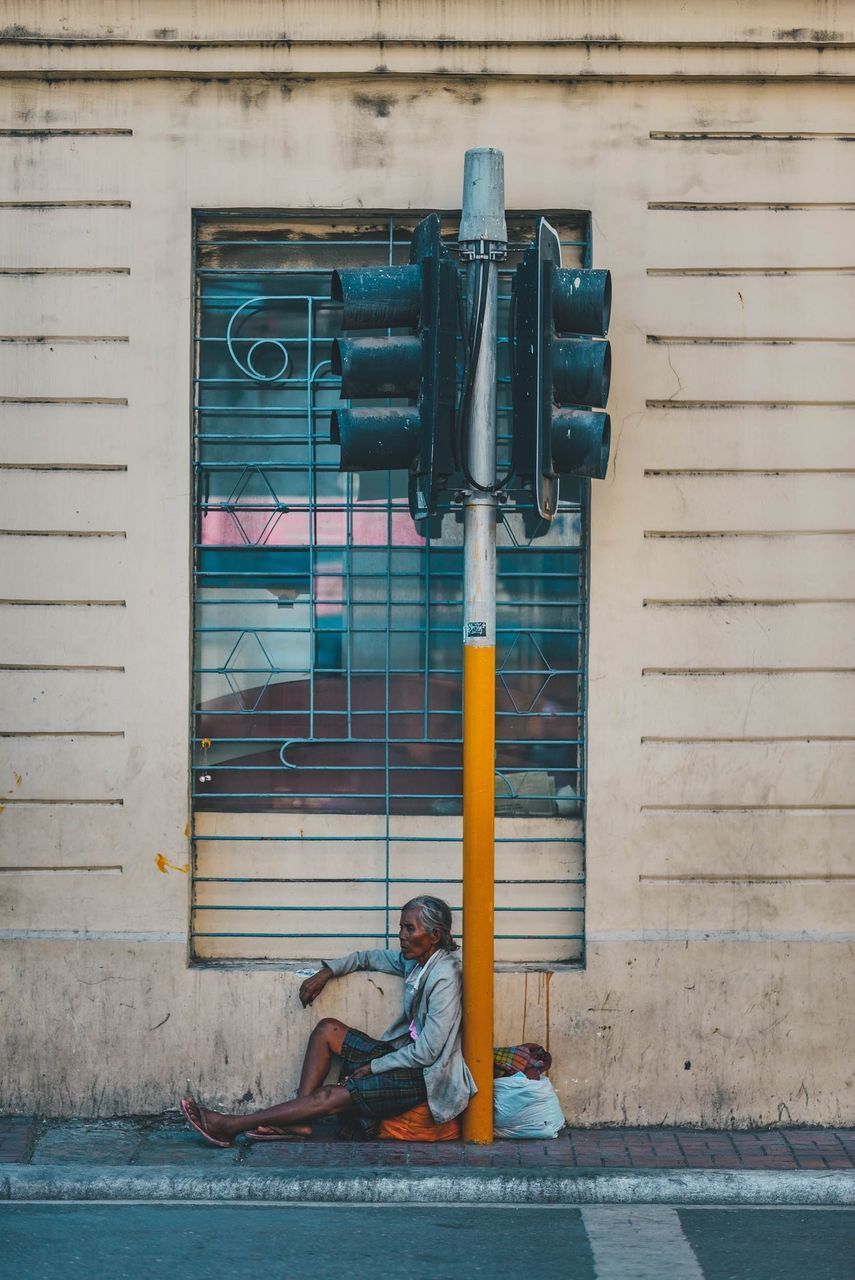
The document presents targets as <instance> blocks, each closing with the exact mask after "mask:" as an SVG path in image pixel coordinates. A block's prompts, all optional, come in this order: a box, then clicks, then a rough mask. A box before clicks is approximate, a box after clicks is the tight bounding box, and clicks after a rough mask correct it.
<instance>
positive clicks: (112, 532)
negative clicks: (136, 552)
mask: <svg viewBox="0 0 855 1280" xmlns="http://www.w3.org/2000/svg"><path fill="white" fill-rule="evenodd" d="M127 536H128V535H127V533H126V532H125V530H124V529H0V538H127Z"/></svg>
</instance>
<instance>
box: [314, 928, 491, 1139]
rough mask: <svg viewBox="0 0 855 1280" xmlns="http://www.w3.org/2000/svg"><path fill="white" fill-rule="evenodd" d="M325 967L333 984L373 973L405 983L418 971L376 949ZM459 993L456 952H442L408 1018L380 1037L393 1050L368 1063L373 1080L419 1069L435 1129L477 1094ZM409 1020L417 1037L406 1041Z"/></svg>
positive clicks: (394, 953)
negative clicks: (464, 1047) (464, 1044)
mask: <svg viewBox="0 0 855 1280" xmlns="http://www.w3.org/2000/svg"><path fill="white" fill-rule="evenodd" d="M324 963H325V964H326V965H327V966H328V967H329V968H330V969H332V971H333V973H334V975H335V976H336V977H337V978H340V977H342V976H343V975H344V974H346V973H353V972H354V970H356V969H373V970H374V971H375V972H377V973H394V974H396V975H397V976H398V977H400V978H403V979H405V980H406V978H407V976H408V975H409V974H410V973H412V971H413V969H415V968H416V962H415V960H405V959H404V957H403V956H402V955H401V953H400V951H385V950H380V949H378V950H376V951H352V952H351V953H350V955H347V956H342V957H341V958H340V959H338V960H325V961H324ZM460 988H461V976H460V960H459V959H458V957H457V955H456V954H455V953H454V952H451V951H443V952H440V953H439V954H438V955H437V957H436V959H435V960H434V961H433V963H432V964H431V966H430V968H429V969H428V971H427V973H426V974H425V976H424V979H423V980H422V983H421V985H420V986H419V989H418V991H417V993H416V997H415V1001H414V1004H413V1012H412V1014H410V1013H408V1012H407V1011H406V1010H403V1011H402V1012H401V1014H400V1016H399V1017H397V1018H396V1019H395V1021H394V1022H393V1023H392V1025H391V1026H390V1027H387V1028H386V1030H385V1031H384V1032H383V1035H382V1037H381V1038H382V1039H383V1040H391V1041H392V1042H393V1043H394V1044H395V1049H394V1050H393V1052H392V1053H386V1054H384V1055H383V1056H382V1057H381V1058H373V1059H372V1061H371V1071H372V1074H373V1075H378V1074H379V1073H381V1072H383V1071H394V1070H395V1069H396V1068H398V1067H409V1068H410V1069H412V1068H414V1067H415V1068H419V1067H421V1068H423V1070H424V1076H425V1087H426V1089H427V1100H428V1106H429V1107H430V1111H431V1115H432V1116H433V1118H434V1120H436V1122H437V1123H438V1124H444V1123H445V1121H446V1120H451V1119H453V1117H454V1116H459V1115H460V1113H461V1111H465V1110H466V1107H467V1106H468V1105H469V1099H470V1098H471V1097H472V1095H473V1094H474V1093H477V1089H476V1088H475V1081H474V1080H473V1079H472V1074H471V1072H470V1070H469V1068H468V1067H467V1065H466V1063H465V1062H464V1061H463V1054H462V1052H461V1048H460V1027H461V1022H462V1018H463V1003H462V1000H461V989H460ZM411 1017H412V1018H413V1020H414V1021H415V1024H416V1030H417V1031H418V1033H419V1034H418V1039H417V1040H412V1039H411V1038H410V1034H409V1024H410V1018H411Z"/></svg>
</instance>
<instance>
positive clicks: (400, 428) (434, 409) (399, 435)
mask: <svg viewBox="0 0 855 1280" xmlns="http://www.w3.org/2000/svg"><path fill="white" fill-rule="evenodd" d="M331 293H332V299H333V301H334V302H340V303H341V305H342V329H343V330H345V331H346V330H349V329H375V330H376V329H412V330H414V332H413V333H412V334H404V335H395V336H387V337H361V338H352V337H349V336H344V337H341V338H338V339H336V341H335V343H334V344H333V351H332V372H333V373H334V374H339V375H340V376H341V395H342V398H343V399H348V400H359V399H367V400H384V399H402V400H403V399H406V400H409V401H410V402H411V405H410V407H407V406H400V407H394V408H361V409H360V408H356V409H351V408H345V407H341V408H338V409H335V410H334V411H333V414H332V418H331V422H330V439H331V441H332V442H333V444H339V445H340V446H341V458H340V462H339V470H341V471H386V470H394V469H395V468H407V469H408V470H409V473H410V477H409V503H410V514H411V515H412V517H413V519H414V520H425V519H427V518H428V517H429V516H432V515H433V514H434V513H435V511H436V506H437V498H438V495H439V492H440V490H441V489H442V488H443V487H444V485H445V484H446V483H447V482H448V479H449V477H450V476H451V474H452V472H453V471H454V457H453V448H452V434H453V427H454V411H455V355H456V343H457V315H458V308H457V270H456V268H455V265H454V262H453V261H452V259H451V255H450V254H449V252H448V250H447V249H446V247H445V245H444V244H443V243H442V240H441V237H440V220H439V216H438V215H437V214H435V213H432V214H429V215H428V217H426V218H423V219H422V221H421V222H420V223H419V224H418V226H417V227H416V228H415V231H414V232H413V239H412V243H411V246H410V263H409V265H408V266H401V267H355V268H348V269H345V270H341V271H334V272H333V276H332V285H331Z"/></svg>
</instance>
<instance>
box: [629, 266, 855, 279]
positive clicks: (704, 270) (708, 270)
mask: <svg viewBox="0 0 855 1280" xmlns="http://www.w3.org/2000/svg"><path fill="white" fill-rule="evenodd" d="M646 274H647V275H648V276H655V277H661V278H664V279H669V280H674V279H679V278H680V277H681V276H687V277H689V276H691V277H695V276H709V277H710V278H717V277H719V276H725V277H728V278H729V277H732V276H769V277H775V278H777V277H779V276H817V275H819V276H851V275H855V266H844V265H841V266H839V267H648V268H647V272H646Z"/></svg>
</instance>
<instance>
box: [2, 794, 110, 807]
mask: <svg viewBox="0 0 855 1280" xmlns="http://www.w3.org/2000/svg"><path fill="white" fill-rule="evenodd" d="M124 803H125V802H124V800H123V799H122V798H121V797H117V798H115V799H112V800H105V799H103V798H100V799H90V798H88V797H85V796H49V797H47V796H42V797H39V798H38V799H26V800H25V799H22V798H20V797H17V796H9V797H8V798H7V799H4V800H0V809H2V808H3V807H8V806H9V805H10V804H13V805H15V806H16V807H18V808H22V807H24V806H26V805H74V806H78V805H79V806H85V805H99V806H100V805H111V806H114V807H121V806H123V805H124Z"/></svg>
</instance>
